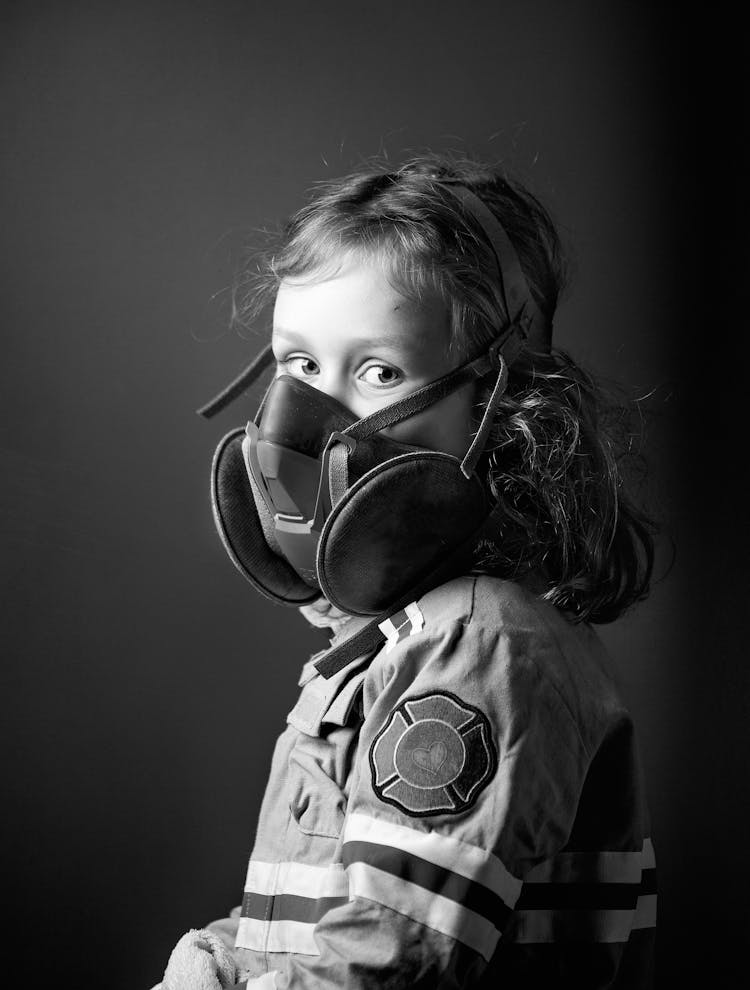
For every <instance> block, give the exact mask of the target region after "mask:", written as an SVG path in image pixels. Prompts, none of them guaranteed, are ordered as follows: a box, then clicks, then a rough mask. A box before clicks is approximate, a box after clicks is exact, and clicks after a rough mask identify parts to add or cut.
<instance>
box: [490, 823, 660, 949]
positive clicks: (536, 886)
mask: <svg viewBox="0 0 750 990" xmlns="http://www.w3.org/2000/svg"><path fill="white" fill-rule="evenodd" d="M655 864H656V860H655V856H654V848H653V845H652V844H651V840H650V839H646V840H644V842H643V846H642V849H640V850H631V851H625V852H613V851H605V852H566V853H560V854H559V855H557V856H555V857H554V858H553V859H551V860H549V861H548V862H545V863H541V864H539V866H537V867H535V868H534V869H533V870H531V871H530V872H529V873H528V874H527V878H526V881H525V882H524V886H523V889H522V891H521V895H520V897H519V899H518V902H517V904H516V912H515V915H514V917H513V924H512V926H511V928H510V930H509V933H508V937H509V939H510V940H511V941H513V942H522V943H533V942H558V941H576V942H626V941H627V940H628V938H629V937H630V933H631V932H632V931H633V930H635V929H636V928H649V927H653V926H654V925H655V924H656V869H655Z"/></svg>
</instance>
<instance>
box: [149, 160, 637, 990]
mask: <svg viewBox="0 0 750 990" xmlns="http://www.w3.org/2000/svg"><path fill="white" fill-rule="evenodd" d="M562 280H563V264H562V258H561V251H560V247H559V242H558V238H557V235H556V233H555V230H554V228H553V225H552V223H551V221H550V218H549V216H548V214H547V212H546V211H545V210H544V208H543V207H542V206H541V205H540V204H539V203H538V202H537V200H536V199H535V198H534V197H533V196H531V195H530V194H529V193H528V192H527V191H525V190H524V189H523V188H521V187H520V186H519V185H518V184H516V183H514V182H512V181H510V180H509V179H507V178H505V177H504V176H502V175H500V174H498V173H497V172H495V171H494V170H492V169H489V168H486V167H484V166H481V165H479V164H476V163H472V162H456V161H452V160H448V159H445V158H440V157H436V156H429V157H423V158H419V159H415V160H413V161H411V162H409V163H407V164H405V165H404V166H403V167H401V168H399V169H398V170H397V171H387V170H386V169H385V168H379V167H369V166H368V167H365V168H362V169H360V170H359V171H358V172H357V173H355V174H353V175H350V176H348V177H346V178H344V179H341V180H340V181H337V182H332V183H330V184H328V185H326V186H325V187H323V188H321V189H320V190H318V192H317V194H316V195H315V197H314V198H313V199H312V201H311V202H310V203H309V204H308V205H307V206H305V207H304V208H303V209H301V210H300V211H299V213H298V214H297V215H296V216H295V217H294V218H293V219H292V221H291V222H290V224H289V225H288V227H287V229H286V232H285V234H284V238H283V241H282V243H281V244H280V245H279V248H278V251H277V252H276V253H275V255H274V256H273V257H272V258H271V259H270V260H269V262H268V264H267V266H266V267H265V269H264V270H263V271H262V272H261V274H260V276H259V278H256V279H254V280H253V281H252V282H247V283H246V286H245V287H246V289H247V292H246V293H245V295H244V297H242V298H240V299H239V302H240V308H239V310H238V315H239V317H240V318H245V319H248V320H250V319H253V318H254V317H255V316H256V315H257V313H258V312H259V311H260V308H261V307H262V305H263V304H264V303H265V302H266V301H267V300H268V299H269V298H270V296H271V295H273V296H274V298H275V306H274V326H273V337H272V346H273V354H272V355H271V353H270V351H266V352H264V353H263V354H262V355H261V357H260V359H259V360H258V361H257V362H256V363H255V364H254V365H253V366H251V368H250V369H248V370H247V371H246V372H245V373H243V375H241V376H240V378H239V379H238V380H237V381H236V382H235V383H233V384H232V386H230V387H229V388H228V389H227V390H226V391H225V393H223V395H222V396H220V397H219V398H218V399H217V400H216V401H215V402H214V403H212V404H211V405H210V406H209V407H207V408H206V409H204V410H203V411H204V412H205V413H207V414H210V413H211V412H213V411H215V410H216V409H217V408H220V407H221V406H222V405H224V404H226V403H227V402H229V401H231V399H232V398H234V396H235V395H236V394H238V393H239V392H240V391H241V390H242V389H244V388H245V387H247V385H248V384H249V382H250V381H252V380H254V378H256V377H258V375H259V374H260V373H261V372H262V371H263V369H264V368H265V367H266V366H267V365H268V364H269V363H270V361H271V360H274V361H275V364H276V377H275V378H274V380H273V382H272V385H271V386H270V388H269V390H268V392H267V393H266V396H265V399H264V401H263V403H262V404H261V409H260V410H259V414H258V416H257V417H256V422H255V423H251V424H248V427H247V429H246V430H240V431H234V432H233V433H232V434H230V435H229V436H228V437H227V438H225V439H224V441H222V444H221V445H220V446H219V449H218V451H217V455H216V459H215V463H214V487H213V497H214V513H215V518H216V522H217V526H218V528H219V532H220V534H221V536H222V539H223V541H224V543H225V546H226V548H227V550H228V552H229V554H230V556H231V558H232V560H233V561H234V563H235V564H236V566H237V567H238V568H239V569H240V570H241V572H242V573H243V574H244V575H245V577H247V578H248V580H250V582H251V583H252V584H253V585H254V586H255V587H256V588H257V589H258V590H260V591H261V592H262V593H263V594H264V595H266V596H267V597H269V598H271V599H273V600H275V601H279V602H283V603H285V604H288V605H295V606H297V607H301V608H302V611H303V613H304V614H305V615H306V616H307V617H308V618H309V619H310V620H311V621H312V622H313V623H314V624H315V625H326V626H328V627H329V628H330V629H331V630H332V631H333V632H334V636H333V638H332V640H331V647H330V649H328V650H326V651H324V652H323V653H321V654H317V655H316V656H314V657H313V658H312V659H311V660H310V661H308V662H307V663H306V664H305V665H304V667H303V669H302V676H301V678H300V686H301V693H300V696H299V700H298V702H297V704H296V705H295V707H294V709H293V710H292V712H291V713H290V715H289V717H288V725H287V727H286V730H285V731H284V732H283V733H282V735H281V737H280V739H279V741H278V743H277V746H276V750H275V754H274V757H273V762H272V765H271V770H270V778H269V782H268V787H267V790H266V795H265V798H264V801H263V806H262V808H261V812H260V819H259V824H258V829H257V834H256V840H255V846H254V849H253V852H252V855H251V858H250V864H249V867H248V871H247V880H246V884H245V893H244V899H243V903H242V907H241V909H238V910H237V911H236V912H235V915H236V916H235V917H233V918H232V919H226V920H224V921H221V922H216V923H215V924H214V925H211V926H209V927H208V928H207V929H205V930H203V931H193V932H191V933H189V934H188V935H186V936H185V937H184V938H183V939H182V940H181V941H180V943H178V946H177V948H176V949H175V952H174V953H173V955H172V957H171V959H170V962H169V964H168V967H167V971H166V973H165V977H164V982H163V987H164V990H193V988H199V987H204V986H205V987H207V986H212V987H214V988H216V987H219V986H222V987H224V986H231V985H241V984H244V982H245V981H246V982H247V986H248V988H252V987H263V988H270V987H274V988H278V990H282V988H284V990H286V988H288V990H297V988H299V990H307V988H312V987H316V988H319V987H320V988H323V987H326V988H329V987H330V988H334V987H337V988H339V987H340V988H352V990H359V988H371V987H379V988H384V987H391V988H401V987H413V986H419V987H436V986H441V987H443V986H444V987H501V986H502V987H523V988H533V987H539V988H541V987H553V986H554V987H556V988H559V987H571V988H576V990H586V988H595V987H596V988H599V987H602V988H603V987H619V988H624V987H628V988H635V987H638V988H640V987H645V986H649V985H650V980H651V975H650V974H651V968H652V948H653V936H654V924H655V886H654V859H653V847H652V845H651V841H650V837H649V825H648V818H647V811H646V805H645V801H644V793H643V786H642V782H641V778H640V771H639V765H638V756H637V751H636V744H635V740H634V734H633V726H632V722H631V719H630V717H629V715H628V712H627V711H626V709H625V708H624V707H623V705H622V703H621V701H620V700H619V698H618V695H617V691H616V688H615V685H614V680H613V675H612V673H611V672H610V664H609V661H608V658H607V657H606V655H605V651H604V649H603V647H602V645H601V643H600V641H599V639H598V638H597V636H596V633H595V632H594V630H593V628H592V623H601V622H609V621H611V620H613V619H616V618H617V617H618V616H619V615H621V614H622V613H623V612H624V611H625V610H626V609H627V608H628V607H629V606H630V605H632V604H633V603H635V602H637V601H638V600H640V599H642V598H643V597H644V596H645V595H646V594H647V591H648V587H649V583H650V577H651V567H652V558H653V543H652V535H651V534H652V531H653V529H652V526H651V524H650V522H649V520H648V518H647V517H646V516H645V515H644V514H642V513H641V512H640V511H639V510H637V509H636V507H635V506H634V504H633V503H632V501H631V499H630V497H629V496H628V494H627V492H626V490H625V486H624V478H623V469H624V465H625V463H626V453H627V451H626V450H624V449H621V448H620V447H619V446H618V436H617V433H618V429H619V428H620V427H621V426H622V424H623V422H624V420H623V417H622V415H621V412H622V411H621V410H620V411H618V409H617V408H616V407H614V406H611V405H608V404H607V403H606V402H605V400H604V397H603V394H602V393H601V391H600V390H599V388H598V387H597V385H596V384H595V382H594V381H593V380H592V379H591V378H590V377H589V376H588V375H586V374H585V373H584V372H583V371H582V370H581V369H580V368H578V367H577V366H576V364H575V363H574V362H573V361H572V360H571V358H570V357H568V356H567V355H566V354H564V353H562V352H559V351H555V350H553V349H552V347H551V335H552V320H553V316H554V313H555V307H556V304H557V300H558V295H559V292H560V289H561V286H562Z"/></svg>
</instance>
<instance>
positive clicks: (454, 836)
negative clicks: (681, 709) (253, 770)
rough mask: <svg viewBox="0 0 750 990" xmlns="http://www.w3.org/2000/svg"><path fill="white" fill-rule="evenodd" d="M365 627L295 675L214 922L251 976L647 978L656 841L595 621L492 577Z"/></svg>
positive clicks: (444, 591) (380, 982)
mask: <svg viewBox="0 0 750 990" xmlns="http://www.w3.org/2000/svg"><path fill="white" fill-rule="evenodd" d="M361 621H362V622H363V621H364V620H361ZM359 625H360V620H358V619H351V620H350V621H349V622H348V623H347V624H346V625H345V626H344V627H343V629H342V630H341V631H340V632H339V634H338V635H337V637H335V638H334V640H333V641H332V643H333V645H336V644H337V643H338V642H340V641H341V639H343V638H348V637H349V636H350V635H352V633H353V632H355V631H356V630H357V628H358V627H359ZM382 628H383V631H384V633H385V634H386V636H387V640H386V643H385V645H384V646H383V647H382V648H381V649H379V650H378V652H377V653H376V654H375V655H374V656H372V655H367V656H364V657H360V658H358V659H356V660H354V661H352V662H351V663H350V664H349V665H348V666H347V667H345V668H344V669H343V670H341V671H340V672H339V673H338V674H336V675H335V676H334V677H332V678H331V679H328V680H326V679H325V678H323V677H322V676H320V674H318V673H317V671H316V669H315V667H314V661H315V660H317V659H319V656H317V657H314V658H312V660H310V661H309V662H308V663H307V664H306V665H305V667H304V668H303V672H302V677H301V679H300V687H301V693H300V696H299V700H298V702H297V704H296V705H295V707H294V708H293V710H292V711H291V713H290V714H289V716H288V720H287V723H288V724H287V727H286V730H285V731H284V732H283V734H282V735H281V737H280V738H279V740H278V742H277V744H276V749H275V752H274V756H273V761H272V766H271V771H270V777H269V781H268V785H267V789H266V793H265V797H264V800H263V804H262V808H261V812H260V818H259V823H258V828H257V833H256V839H255V844H254V848H253V850H252V855H251V858H250V863H249V866H248V870H247V878H246V883H245V889H244V897H243V902H242V906H241V909H240V912H239V916H238V917H235V918H233V919H232V920H226V921H223V922H217V923H215V926H214V927H215V929H216V930H217V931H220V932H221V933H222V935H223V937H225V938H227V939H229V938H232V939H233V942H234V954H235V958H236V961H237V964H238V967H239V970H240V972H241V973H242V974H243V980H247V981H248V982H247V986H248V990H250V988H253V987H256V988H261V987H262V988H275V990H312V988H313V987H314V988H321V990H323V988H351V990H365V988H374V987H377V988H378V990H385V988H393V990H396V988H403V987H410V988H411V987H429V988H432V987H472V988H473V987H479V988H489V987H493V988H494V987H497V988H500V987H519V988H521V987H522V988H524V990H530V988H541V987H545V988H546V987H555V988H561V987H571V988H573V987H575V988H576V990H589V988H604V987H614V988H618V990H623V988H639V990H640V988H643V987H650V986H651V985H652V976H651V969H652V957H653V942H654V934H655V918H656V887H655V863H654V852H653V846H652V843H651V839H650V835H649V827H648V815H647V809H646V804H645V800H644V791H643V784H642V780H641V773H640V769H639V762H638V755H637V748H636V743H635V738H634V731H633V724H632V720H631V718H630V716H629V714H628V712H627V710H626V709H625V707H624V706H623V704H622V702H621V701H620V699H619V695H618V691H617V688H616V683H615V678H614V676H613V674H612V671H611V664H610V661H609V659H608V657H607V655H606V653H605V650H604V648H603V646H602V644H601V642H600V640H599V639H598V637H597V635H596V633H595V632H594V631H593V630H592V628H591V627H590V626H588V625H586V624H573V623H571V622H569V621H568V620H567V619H566V618H565V617H564V615H562V614H561V613H560V612H559V611H558V610H556V609H555V608H553V607H552V606H550V605H547V604H545V603H543V602H541V601H540V600H539V599H538V598H536V597H535V596H534V595H532V594H531V593H529V592H527V591H525V590H524V589H522V588H521V587H520V586H519V585H517V584H513V583H510V582H507V581H501V580H499V579H497V578H493V577H489V576H467V577H463V578H458V579H456V580H454V581H451V582H449V583H447V584H445V585H443V586H442V587H441V588H438V589H436V590H434V591H432V592H430V593H429V594H427V595H425V596H424V597H423V598H422V599H420V600H419V601H418V602H415V603H414V604H413V605H411V606H409V607H408V608H407V609H406V610H404V611H403V612H401V613H399V614H398V615H395V616H392V617H391V619H390V620H389V621H388V622H387V623H385V624H384V626H383V627H382Z"/></svg>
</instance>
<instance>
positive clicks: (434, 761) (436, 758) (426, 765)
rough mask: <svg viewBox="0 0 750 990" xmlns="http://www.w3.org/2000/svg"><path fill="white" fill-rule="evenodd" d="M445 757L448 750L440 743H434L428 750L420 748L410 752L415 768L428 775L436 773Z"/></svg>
mask: <svg viewBox="0 0 750 990" xmlns="http://www.w3.org/2000/svg"><path fill="white" fill-rule="evenodd" d="M447 756H448V748H447V746H446V745H445V743H442V742H434V743H433V744H432V745H431V746H430V747H429V749H424V748H421V747H420V748H418V749H415V750H414V751H413V752H412V759H413V760H414V762H415V763H416V764H417V766H418V767H421V769H422V770H427V772H428V773H437V772H438V770H439V769H440V767H442V765H443V764H444V763H445V760H446V757H447Z"/></svg>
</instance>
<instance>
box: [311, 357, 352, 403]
mask: <svg viewBox="0 0 750 990" xmlns="http://www.w3.org/2000/svg"><path fill="white" fill-rule="evenodd" d="M310 384H311V385H313V386H314V387H315V388H317V389H318V390H319V391H320V392H325V394H326V395H329V396H330V397H331V398H332V399H336V400H337V401H338V402H340V403H341V404H342V405H344V406H346V407H347V408H349V407H350V405H351V395H350V386H349V376H348V374H347V372H346V369H344V368H343V367H337V366H336V365H333V364H330V363H328V364H327V365H324V366H323V367H321V370H320V374H319V375H318V376H317V378H316V379H315V380H314V381H312V382H311V383H310Z"/></svg>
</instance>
